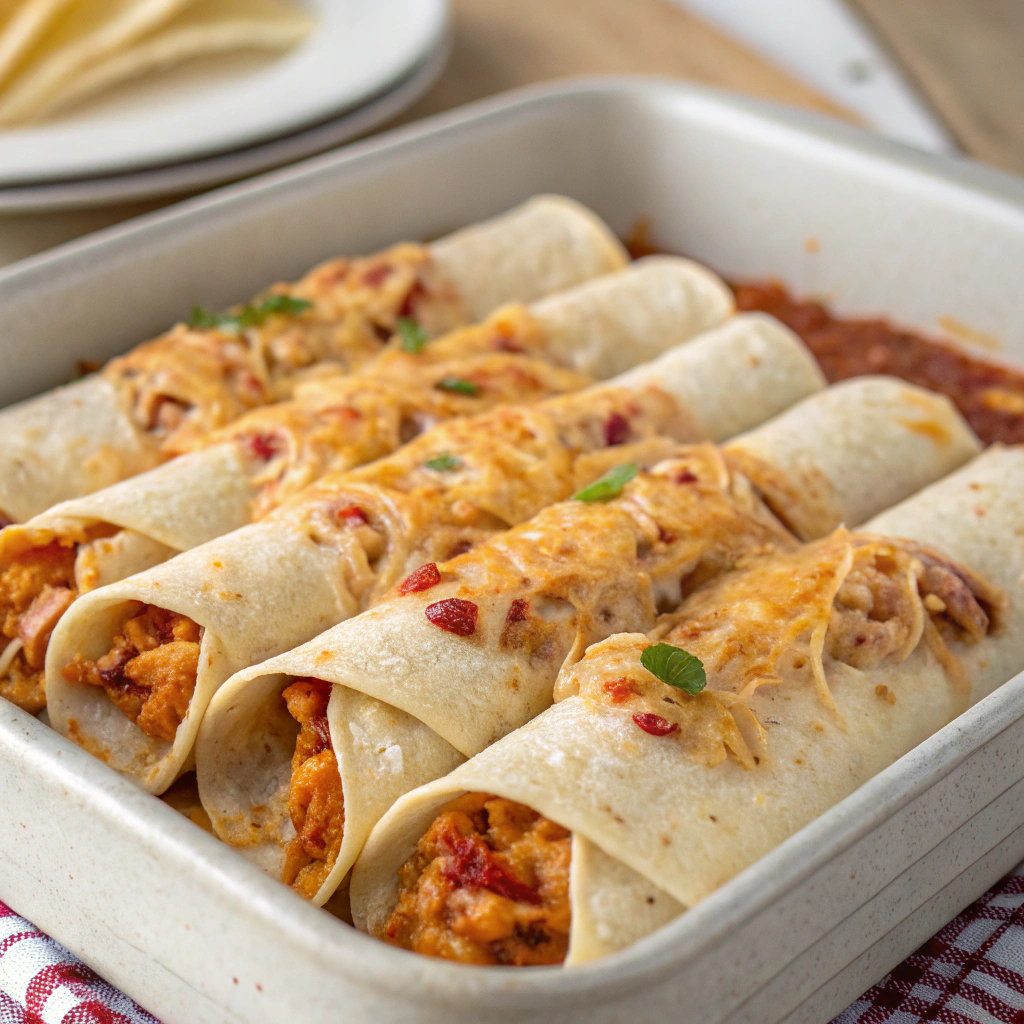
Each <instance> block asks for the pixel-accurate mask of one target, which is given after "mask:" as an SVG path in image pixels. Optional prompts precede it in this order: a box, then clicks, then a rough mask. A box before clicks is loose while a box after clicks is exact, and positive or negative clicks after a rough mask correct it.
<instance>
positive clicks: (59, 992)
mask: <svg viewBox="0 0 1024 1024" xmlns="http://www.w3.org/2000/svg"><path fill="white" fill-rule="evenodd" d="M0 1024H160V1022H159V1021H158V1020H157V1019H156V1017H154V1016H152V1015H151V1014H148V1013H146V1011H145V1010H143V1009H141V1008H140V1007H139V1006H137V1005H136V1004H135V1003H134V1002H133V1001H132V1000H131V999H129V998H128V997H127V996H126V995H125V994H124V993H123V992H119V991H118V990H117V989H116V988H114V987H113V986H112V985H108V984H107V983H106V982H105V981H103V980H102V979H100V978H99V977H97V975H96V973H95V972H94V971H91V970H90V969H89V968H88V967H86V966H85V964H83V963H82V962H81V961H80V960H78V959H77V958H76V957H74V956H72V955H71V954H70V953H69V952H68V951H67V950H66V949H65V948H64V947H63V946H61V945H58V944H57V943H56V942H54V941H53V939H51V938H49V937H48V936H46V935H44V934H43V933H42V932H41V931H39V929H38V928H35V927H33V926H32V925H30V924H29V923H28V921H26V920H25V919H24V918H23V917H18V915H17V914H15V913H14V911H13V910H11V909H10V908H9V907H7V906H5V905H4V904H3V903H0Z"/></svg>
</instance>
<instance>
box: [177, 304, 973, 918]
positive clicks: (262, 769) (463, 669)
mask: <svg viewBox="0 0 1024 1024" xmlns="http://www.w3.org/2000/svg"><path fill="white" fill-rule="evenodd" d="M750 323H751V325H752V326H757V327H761V326H762V325H763V321H760V320H752V321H750ZM713 333H714V334H715V335H716V336H717V338H718V339H719V341H720V342H721V341H722V339H723V338H727V337H728V328H720V329H719V330H718V331H716V332H713ZM698 344H700V342H699V341H696V342H692V343H690V345H688V346H684V348H683V349H682V352H681V353H680V357H681V355H682V354H684V353H686V352H688V351H691V350H693V349H694V348H695V347H696V346H697V345H698ZM664 358H665V357H663V359H664ZM697 365H703V366H708V365H714V363H709V361H708V360H706V358H705V355H704V354H703V353H701V354H700V356H699V358H698V359H697V360H695V366H697ZM718 365H719V366H721V365H726V363H725V361H723V362H722V363H719V364H718ZM727 365H736V363H735V362H733V361H729V362H728V364H727ZM748 365H749V364H748ZM759 365H760V366H763V365H764V363H760V364H759ZM676 370H677V374H678V377H679V379H687V380H688V379H689V374H687V373H685V372H683V371H682V369H681V367H679V366H677V367H676ZM886 383H888V384H889V385H890V387H891V388H893V389H896V390H895V391H894V392H893V398H894V400H895V395H897V394H899V390H898V389H899V388H900V387H902V385H898V384H897V383H896V382H893V381H889V382H886ZM878 388H879V384H878V382H877V381H866V382H864V383H862V384H861V385H860V386H858V387H845V388H843V390H842V395H843V396H844V397H843V401H841V402H837V401H836V400H835V396H834V394H833V393H832V389H829V390H828V391H825V392H822V393H821V394H820V395H818V396H817V397H816V398H811V399H809V400H807V401H806V402H805V403H804V404H803V405H802V406H798V407H796V408H794V410H793V414H794V416H796V417H798V418H799V421H800V423H801V424H802V425H803V427H804V428H805V429H806V430H808V432H809V436H810V437H811V438H814V437H817V438H820V439H821V443H822V446H823V447H824V448H830V447H831V444H830V438H831V435H832V434H833V432H835V431H837V430H841V429H843V428H844V427H845V425H846V424H847V423H848V422H850V421H856V420H857V419H858V414H859V413H861V412H863V410H864V409H874V408H875V406H876V404H877V402H876V398H877V392H878ZM710 390H711V389H710V388H706V389H702V393H703V394H705V395H707V398H708V401H709V403H710V406H711V408H719V406H718V403H717V400H716V398H715V397H714V396H713V395H711V394H710ZM744 390H745V389H742V388H741V389H740V393H743V392H744ZM918 401H919V397H918V396H917V395H916V394H915V395H913V396H911V399H910V400H908V401H907V405H908V406H909V407H910V408H916V407H917V404H918ZM943 403H944V399H940V398H939V397H938V396H936V397H935V404H936V406H937V408H940V409H942V408H944V405H943ZM893 410H894V412H902V413H905V412H906V408H905V407H904V408H901V407H900V406H899V405H898V404H894V405H893ZM815 414H817V415H815ZM698 418H699V415H698ZM769 426H771V430H772V434H771V436H773V437H779V438H781V439H782V440H780V442H779V443H780V449H781V451H782V453H783V455H785V453H786V451H787V449H786V447H785V439H786V437H787V434H786V433H785V432H784V431H780V430H779V429H778V427H777V426H776V425H769ZM907 429H909V428H907ZM963 429H966V427H964V428H963ZM877 436H878V438H879V447H878V448H876V450H875V454H874V458H875V462H874V465H873V466H872V470H873V471H874V472H877V473H879V474H893V475H898V473H899V470H900V467H901V465H902V460H903V458H904V454H905V444H904V441H905V438H904V437H902V436H901V435H900V434H899V432H898V431H896V430H891V431H885V430H883V431H879V432H878V434H877ZM760 450H761V451H762V453H763V454H765V457H766V458H767V457H769V446H768V445H767V444H766V445H765V446H764V447H762V448H761V449H760ZM842 456H843V449H842V446H838V451H837V452H836V454H835V456H834V458H837V459H839V460H841V459H842ZM861 459H862V455H861V452H860V451H859V449H856V448H855V449H852V454H851V467H850V468H851V470H853V469H860V468H862V462H861ZM844 468H845V467H844V465H843V464H842V462H841V461H840V462H839V465H838V466H836V467H835V469H836V472H840V473H841V472H842V471H843V470H844ZM857 501H858V502H860V501H861V499H860V496H859V495H858V497H857ZM860 507H863V506H862V505H858V508H860ZM550 511H553V510H550ZM528 525H529V524H528ZM523 529H526V527H524V528H523ZM694 530H695V531H696V527H694ZM599 536H600V538H601V542H605V541H606V538H608V537H609V533H604V532H602V533H601V534H600V535H599ZM587 540H589V535H588V536H587V537H583V538H581V542H582V541H587ZM470 557H472V555H470V556H467V558H470ZM579 557H580V558H581V559H586V561H587V564H588V566H590V565H591V562H596V561H597V559H598V557H599V556H598V554H597V553H596V552H592V551H590V549H589V547H588V548H587V554H586V555H585V556H584V555H580V556H579ZM608 557H609V558H611V560H612V561H613V562H615V561H617V558H618V556H617V554H616V553H615V552H609V553H608ZM624 561H625V560H624V559H623V562H624ZM601 564H603V563H601ZM607 573H608V580H609V584H608V585H609V587H610V589H611V590H612V591H615V592H617V593H623V594H627V593H628V592H629V591H630V589H631V587H632V581H631V580H630V579H629V578H622V577H621V573H620V574H619V575H618V576H617V575H616V570H615V569H613V568H612V567H611V566H609V567H608V569H607ZM492 582H493V581H491V579H490V577H489V576H487V575H486V573H485V572H483V573H482V575H481V579H480V581H479V584H478V587H477V589H475V590H470V589H468V588H466V587H464V586H460V585H459V584H457V583H455V582H453V583H452V584H450V585H447V586H448V589H445V587H446V584H441V585H440V586H439V587H438V588H435V589H432V590H430V591H427V592H426V593H424V594H421V595H420V594H417V595H407V596H404V597H390V598H388V599H386V600H384V601H383V602H382V603H380V604H377V605H376V606H375V607H372V608H370V609H369V610H368V611H366V612H364V613H362V614H361V615H359V616H358V617H357V618H354V619H349V620H347V621H343V622H340V623H339V624H338V625H337V626H335V627H333V628H332V629H331V630H329V631H328V632H326V633H324V634H322V635H321V636H318V637H317V638H316V639H315V640H311V641H310V642H309V643H306V644H304V645H303V646H301V647H299V648H298V649H296V650H294V651H291V652H289V653H287V654H284V655H281V656H280V657H277V658H274V659H272V660H271V661H269V662H266V663H265V664H262V665H256V666H254V667H253V668H251V669H247V670H245V671H244V672H241V673H239V674H238V675H237V676H235V677H234V678H233V679H231V680H229V681H228V683H227V684H226V685H225V686H224V688H223V689H222V690H221V691H220V692H219V693H218V695H217V697H216V698H215V700H214V703H213V704H212V706H211V709H210V712H209V714H208V715H207V718H206V721H205V722H204V724H203V727H202V730H201V733H200V738H199V748H198V755H197V763H198V772H199V785H200V792H201V794H202V798H203V802H204V806H205V807H206V809H207V812H208V813H209V814H210V817H211V819H212V821H213V823H214V827H215V829H216V830H217V831H218V833H219V834H220V835H221V837H222V838H225V839H227V840H228V841H231V842H233V843H235V844H236V845H238V846H239V847H240V848H241V849H242V852H243V853H247V855H252V856H253V857H254V859H256V860H258V861H259V862H260V863H262V864H264V865H266V864H267V863H268V861H269V862H272V863H274V862H275V857H274V847H276V848H277V855H276V856H277V858H278V859H279V858H280V853H281V850H282V849H283V846H284V844H285V843H286V842H287V840H288V839H289V838H290V836H291V834H292V833H291V832H290V831H289V830H290V825H289V823H288V820H287V815H286V814H285V813H284V808H285V806H286V800H287V784H288V780H289V778H290V757H291V750H292V749H293V744H294V735H295V731H296V730H295V728H294V727H292V729H291V732H290V733H289V732H288V731H287V730H284V732H283V735H284V736H285V739H284V740H283V741H282V742H281V743H280V744H279V745H276V746H275V748H274V749H275V753H274V756H273V758H271V757H270V756H269V755H267V756H266V757H265V756H264V753H263V751H264V750H265V747H264V735H265V734H266V733H276V732H277V730H278V729H280V728H282V727H281V726H280V723H281V722H284V721H285V716H284V713H283V712H282V711H281V709H280V701H279V699H278V697H279V694H280V692H281V690H282V689H283V688H284V687H285V686H286V685H288V683H289V682H290V681H291V680H292V679H294V678H296V677H303V676H315V677H317V678H321V679H325V680H327V681H329V682H331V683H334V684H335V687H334V691H335V692H337V691H338V690H340V689H351V690H353V691H358V692H360V693H363V694H366V695H367V696H368V697H374V698H376V699H377V700H379V701H381V702H382V703H383V704H386V705H387V707H388V708H390V709H393V710H392V714H394V715H402V714H404V715H406V716H408V717H410V718H413V719H416V720H418V721H420V722H421V723H422V724H423V726H424V727H425V731H423V732H417V733H416V736H417V739H416V743H417V749H428V748H429V749H431V750H433V751H434V754H433V762H436V763H440V762H441V761H443V760H446V759H449V760H450V759H452V758H454V757H455V756H456V754H459V755H462V756H472V755H474V754H477V753H478V752H479V751H480V750H482V749H484V748H486V747H487V746H488V744H490V743H493V742H494V741H495V740H497V739H498V738H499V737H501V736H503V735H505V734H507V733H509V732H511V731H512V730H514V729H516V728H517V727H519V726H521V725H523V724H524V723H525V722H526V721H528V720H529V719H530V718H532V717H533V716H535V715H537V714H539V713H540V712H541V711H542V710H543V709H544V708H545V707H546V706H547V705H548V704H549V703H550V701H551V699H552V688H553V684H554V678H553V676H552V675H551V673H550V671H549V670H548V668H547V666H545V665H537V664H534V662H533V660H532V659H527V658H526V657H525V656H524V655H523V654H522V653H521V652H519V651H517V650H516V649H514V648H506V647H503V646H498V647H496V646H495V645H494V644H493V643H491V644H490V645H488V644H484V643H481V644H476V643H473V644H468V643H467V642H466V640H464V639H463V638H461V637H458V636H454V635H452V634H450V633H447V632H444V631H441V630H439V629H437V628H436V627H435V626H433V625H432V624H431V623H430V622H429V621H428V620H427V619H426V617H425V615H424V614H423V613H424V607H425V606H426V605H427V604H430V603H433V602H434V601H435V600H438V599H443V598H445V597H449V596H452V594H454V593H455V589H454V588H458V594H459V595H460V596H461V597H463V598H466V597H467V596H468V597H470V598H471V599H473V600H474V602H475V603H477V604H478V605H479V607H480V608H481V621H482V622H488V623H490V619H489V618H488V617H487V614H488V613H487V609H488V608H489V605H490V603H492V602H491V601H490V600H489V597H488V594H489V593H490V589H491V588H492ZM448 590H452V594H449V592H448ZM677 592H678V591H677ZM512 597H515V593H514V591H511V590H506V589H502V591H501V601H502V602H503V604H502V607H501V609H499V611H500V613H501V615H503V614H504V608H505V607H507V605H508V601H509V599H510V598H512ZM627 614H628V613H627ZM641 614H643V613H641ZM499 619H500V616H499ZM640 621H643V620H642V618H641V620H640ZM653 624H654V619H653V615H652V616H651V618H650V621H649V622H647V624H646V626H645V628H651V626H653ZM487 628H488V627H487V626H485V627H484V632H485V633H486V632H487ZM494 632H495V627H493V624H491V635H493V634H494ZM555 671H557V665H556V666H555ZM545 673H547V674H545ZM253 686H254V687H256V688H257V689H256V690H254V691H253V692H251V693H250V692H248V688H249V687H253ZM332 700H333V698H332ZM269 722H274V723H277V724H276V725H275V726H274V727H271V726H269V725H267V724H266V723H269ZM426 727H429V728H426ZM339 728H340V726H339ZM333 735H334V733H333V731H332V736H333ZM428 736H429V737H431V739H430V741H429V742H428V739H427V737H428ZM289 742H291V744H292V746H289ZM378 745H379V746H383V745H385V738H383V737H382V738H381V741H380V743H379V744H378ZM256 761H258V762H259V767H258V768H257V767H256V766H255V762H256ZM431 763H432V762H431V760H429V759H424V760H422V761H419V762H417V766H416V769H415V770H414V769H413V768H410V770H409V771H408V772H407V773H406V779H405V781H406V784H407V785H410V786H412V785H415V784H418V783H422V782H423V781H424V777H423V772H424V771H426V770H427V769H429V767H430V764H431ZM342 770H343V771H344V769H342ZM263 773H266V774H265V775H263V780H264V781H261V782H260V784H259V788H260V790H261V791H263V789H264V788H266V789H273V791H274V792H275V794H276V797H275V800H274V802H273V806H274V807H275V808H277V810H278V816H277V817H274V818H261V824H260V828H259V829H256V828H250V827H248V825H247V823H248V822H249V821H250V819H251V815H250V810H249V808H250V805H249V804H248V803H247V802H246V801H247V800H249V799H250V797H251V791H250V790H251V787H252V785H253V784H254V783H253V779H254V778H256V777H258V776H260V775H262V774H263ZM271 779H272V780H273V781H272V782H271V781H270V780H271ZM342 781H343V788H344V790H345V795H346V800H347V799H348V796H349V794H352V795H353V796H354V795H355V794H356V792H357V791H359V790H360V787H361V786H362V782H361V776H359V775H355V776H351V777H348V776H346V777H344V778H343V780H342ZM390 794H391V791H390V790H389V795H388V798H389V799H390ZM361 799H362V801H363V806H364V807H366V806H371V805H373V806H376V807H379V806H381V804H383V803H384V802H385V801H384V799H383V797H382V798H381V800H380V802H379V803H377V804H373V802H372V800H371V799H370V798H369V797H361ZM264 803H266V801H264ZM347 822H348V818H347V817H346V823H347ZM365 826H366V821H365V819H363V820H361V821H360V822H359V823H358V827H359V828H361V829H365ZM346 827H347V824H346ZM348 863H349V862H345V863H342V861H341V860H340V859H339V861H337V862H336V863H335V866H334V867H335V869H336V870H333V871H332V873H331V875H330V877H329V879H328V882H327V883H325V885H324V887H323V888H322V889H321V891H320V893H319V894H318V896H317V900H318V901H322V900H323V899H326V898H328V897H329V895H330V886H331V885H334V884H337V883H338V882H339V881H340V879H341V877H343V876H344V873H345V871H347V869H348ZM665 905H666V904H665V902H664V901H659V906H661V907H663V906H665Z"/></svg>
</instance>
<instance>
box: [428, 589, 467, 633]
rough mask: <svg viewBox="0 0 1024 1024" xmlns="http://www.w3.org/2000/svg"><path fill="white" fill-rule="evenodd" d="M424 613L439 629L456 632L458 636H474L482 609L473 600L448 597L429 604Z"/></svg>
mask: <svg viewBox="0 0 1024 1024" xmlns="http://www.w3.org/2000/svg"><path fill="white" fill-rule="evenodd" d="M424 614H425V615H426V616H427V618H428V619H430V621H431V622H432V623H433V624H434V625H435V626H437V627H438V629H443V630H446V631H447V632H449V633H454V634H455V635H456V636H472V635H473V634H474V633H475V632H476V620H477V616H478V615H479V614H480V609H479V608H477V606H476V605H475V604H473V602H472V601H463V600H462V598H460V597H448V598H445V600H443V601H435V602H434V604H428V605H427V607H426V608H425V609H424Z"/></svg>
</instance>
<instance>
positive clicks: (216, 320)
mask: <svg viewBox="0 0 1024 1024" xmlns="http://www.w3.org/2000/svg"><path fill="white" fill-rule="evenodd" d="M312 305H313V303H312V302H310V301H309V300H308V299H296V298H293V297H292V296H291V295H281V294H277V295H271V296H269V298H266V299H264V300H263V301H262V302H260V303H259V304H257V305H252V304H250V305H248V306H243V307H242V309H240V310H239V311H238V312H237V313H213V312H211V311H210V310H208V309H204V308H203V307H202V306H196V307H195V308H194V309H193V310H192V318H191V319H190V320H189V322H188V325H189V327H199V328H207V329H210V330H218V331H223V332H224V333H225V334H241V332H242V331H244V330H246V329H247V328H249V327H259V326H260V325H261V324H262V323H264V322H265V321H266V320H267V318H268V317H270V316H273V315H274V314H275V313H278V314H280V315H281V316H298V315H299V314H300V313H304V312H305V311H306V310H307V309H309V308H310V307H311V306H312Z"/></svg>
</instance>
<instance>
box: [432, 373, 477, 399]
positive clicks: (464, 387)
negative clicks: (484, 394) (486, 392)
mask: <svg viewBox="0 0 1024 1024" xmlns="http://www.w3.org/2000/svg"><path fill="white" fill-rule="evenodd" d="M434 387H436V388H438V389H440V390H441V391H451V392H453V393H454V394H457V395H479V394H480V385H479V384H474V383H473V381H471V380H463V379H462V378H461V377H453V376H451V375H449V376H447V377H442V378H441V379H440V380H439V381H438V382H437V383H436V384H435V385H434Z"/></svg>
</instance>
